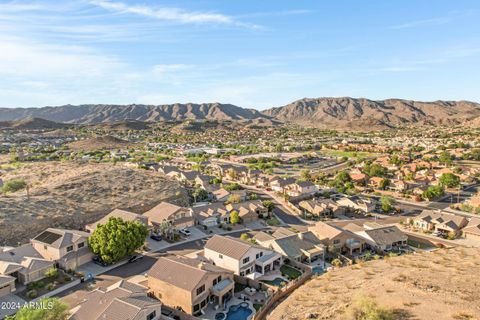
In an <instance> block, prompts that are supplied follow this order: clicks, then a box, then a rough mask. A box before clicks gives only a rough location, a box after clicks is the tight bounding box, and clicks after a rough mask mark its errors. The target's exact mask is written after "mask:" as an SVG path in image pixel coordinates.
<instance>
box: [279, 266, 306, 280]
mask: <svg viewBox="0 0 480 320" xmlns="http://www.w3.org/2000/svg"><path fill="white" fill-rule="evenodd" d="M280 271H281V272H282V275H285V276H287V278H288V279H297V278H298V277H300V276H301V275H302V273H301V272H300V271H298V270H297V269H295V268H292V267H290V266H287V265H283V266H281V267H280Z"/></svg>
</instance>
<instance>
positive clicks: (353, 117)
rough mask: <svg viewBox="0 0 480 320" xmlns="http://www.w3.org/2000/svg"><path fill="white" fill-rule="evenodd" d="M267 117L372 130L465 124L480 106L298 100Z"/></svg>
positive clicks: (357, 100) (436, 102)
mask: <svg viewBox="0 0 480 320" xmlns="http://www.w3.org/2000/svg"><path fill="white" fill-rule="evenodd" d="M263 113H264V114H265V115H267V116H270V117H273V118H275V119H277V120H280V121H284V122H288V123H295V124H298V125H303V126H312V127H320V128H329V129H333V128H336V129H344V130H365V129H370V130H371V129H386V128H392V127H398V126H402V125H409V124H414V125H415V124H416V125H450V124H461V123H464V122H465V121H468V120H470V119H473V118H475V117H476V116H480V104H478V103H473V102H468V101H434V102H419V101H411V100H400V99H389V100H380V101H374V100H368V99H352V98H318V99H302V100H298V101H295V102H293V103H291V104H288V105H286V106H283V107H279V108H273V109H269V110H265V111H264V112H263Z"/></svg>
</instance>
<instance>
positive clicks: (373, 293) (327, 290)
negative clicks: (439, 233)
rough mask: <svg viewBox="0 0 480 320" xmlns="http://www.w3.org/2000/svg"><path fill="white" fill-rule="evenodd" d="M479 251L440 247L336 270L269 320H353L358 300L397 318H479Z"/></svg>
mask: <svg viewBox="0 0 480 320" xmlns="http://www.w3.org/2000/svg"><path fill="white" fill-rule="evenodd" d="M479 265H480V250H478V249H474V248H460V247H457V248H455V249H441V250H438V251H436V252H425V253H421V254H411V255H404V256H401V257H394V258H389V259H385V260H378V261H370V262H366V263H363V264H359V265H353V266H349V267H345V268H339V269H335V270H333V271H332V272H328V273H327V274H325V275H323V276H319V277H317V278H316V279H314V280H311V281H309V282H307V283H306V284H304V285H303V286H301V287H300V288H299V289H297V290H295V291H294V292H293V293H292V294H291V295H290V296H289V297H288V298H287V299H286V300H285V301H283V302H282V303H280V305H279V306H278V307H276V308H275V309H274V310H273V311H272V313H271V314H270V315H269V316H268V319H269V320H279V319H282V320H287V319H289V320H290V319H291V320H293V319H349V318H348V316H347V312H348V310H349V307H350V306H351V304H352V302H353V301H355V299H358V297H359V296H367V297H371V298H372V299H373V300H374V301H376V302H377V303H378V304H379V305H380V306H383V307H384V308H387V309H390V310H393V311H394V313H395V314H396V319H402V320H404V319H422V320H429V319H435V320H443V319H480V292H479V291H478V286H479V285H480V278H479V277H478V276H476V274H475V271H474V270H476V269H477V268H478V266H479Z"/></svg>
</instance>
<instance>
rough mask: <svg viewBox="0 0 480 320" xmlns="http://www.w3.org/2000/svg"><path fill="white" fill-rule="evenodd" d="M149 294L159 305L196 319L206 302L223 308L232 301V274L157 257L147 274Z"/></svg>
mask: <svg viewBox="0 0 480 320" xmlns="http://www.w3.org/2000/svg"><path fill="white" fill-rule="evenodd" d="M147 276H148V287H149V290H150V293H151V294H153V295H154V296H155V297H157V298H158V299H160V300H161V301H162V303H163V304H165V305H167V306H169V307H171V308H175V309H181V310H183V311H184V312H186V313H188V314H191V315H199V314H201V312H202V310H203V309H205V308H206V307H207V305H208V303H209V302H211V303H213V304H214V305H218V306H223V304H224V303H225V302H226V301H228V300H229V299H230V298H232V297H233V294H234V285H235V283H234V280H233V272H232V271H230V270H227V269H224V268H222V267H219V266H216V265H213V264H211V263H207V262H203V261H200V260H197V259H192V258H187V257H184V256H167V257H160V258H159V259H158V260H157V262H156V263H155V264H154V265H153V266H152V267H151V268H150V270H149V271H148V273H147Z"/></svg>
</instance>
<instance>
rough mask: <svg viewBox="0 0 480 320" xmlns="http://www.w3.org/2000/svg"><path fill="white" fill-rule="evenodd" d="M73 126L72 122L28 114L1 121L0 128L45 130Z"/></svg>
mask: <svg viewBox="0 0 480 320" xmlns="http://www.w3.org/2000/svg"><path fill="white" fill-rule="evenodd" d="M69 127H72V125H70V124H64V123H58V122H55V121H50V120H45V119H41V118H35V117H32V116H28V117H26V118H23V119H20V120H9V121H1V122H0V130H43V129H64V128H69Z"/></svg>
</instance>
